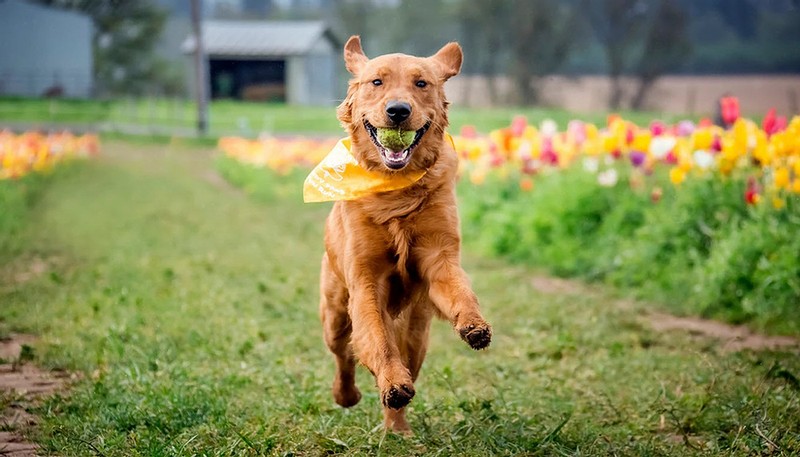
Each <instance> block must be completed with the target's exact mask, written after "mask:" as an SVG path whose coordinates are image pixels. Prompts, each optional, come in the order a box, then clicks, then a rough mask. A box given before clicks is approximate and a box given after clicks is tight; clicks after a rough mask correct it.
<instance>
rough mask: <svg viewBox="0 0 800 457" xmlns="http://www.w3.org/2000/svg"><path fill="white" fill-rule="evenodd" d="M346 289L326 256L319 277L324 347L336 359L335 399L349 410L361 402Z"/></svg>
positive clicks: (323, 258)
mask: <svg viewBox="0 0 800 457" xmlns="http://www.w3.org/2000/svg"><path fill="white" fill-rule="evenodd" d="M348 299H349V296H348V293H347V288H346V287H345V286H344V284H343V283H342V282H341V281H340V280H339V278H337V277H336V275H335V274H334V273H333V272H332V271H331V269H330V265H329V264H328V256H327V254H326V255H324V256H323V257H322V270H321V274H320V306H319V308H320V317H321V319H322V327H323V332H324V336H325V344H327V345H328V349H330V350H331V352H332V353H333V355H334V357H335V359H336V375H335V376H334V378H333V398H334V400H335V401H336V403H338V404H339V405H340V406H343V407H345V408H348V407H350V406H354V405H355V404H357V403H358V402H359V400H361V392H359V390H358V387H356V382H355V381H356V359H355V356H354V355H353V350H352V348H351V347H350V334H351V333H352V329H353V326H352V323H351V322H350V316H349V315H348V314H347V301H348Z"/></svg>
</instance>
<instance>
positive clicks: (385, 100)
mask: <svg viewBox="0 0 800 457" xmlns="http://www.w3.org/2000/svg"><path fill="white" fill-rule="evenodd" d="M461 60H462V53H461V47H460V46H459V45H458V44H457V43H448V44H447V45H445V46H444V47H443V48H442V49H440V50H439V52H437V53H436V54H434V55H433V56H431V57H414V56H409V55H405V54H387V55H383V56H379V57H376V58H374V59H369V58H367V56H366V55H365V54H364V51H363V50H362V49H361V40H360V38H359V37H358V36H352V37H350V39H349V40H348V41H347V44H345V46H344V62H345V66H346V67H347V70H348V71H349V72H350V73H351V74H352V75H353V78H352V79H351V80H350V84H349V87H348V89H347V97H346V98H345V100H344V101H343V102H342V104H341V105H339V108H338V110H337V115H338V117H339V121H341V123H342V126H344V128H345V129H346V130H347V131H348V133H349V134H350V138H351V140H352V144H353V148H352V150H353V155H354V156H355V157H356V160H358V162H359V163H361V164H362V165H363V166H364V167H366V168H367V169H370V170H373V171H384V172H399V171H411V170H414V171H415V170H419V169H424V168H428V167H430V166H431V165H433V163H435V162H436V158H437V154H438V153H439V151H440V149H441V142H442V141H443V138H444V137H443V134H444V131H445V129H446V128H447V125H448V123H447V105H448V103H447V99H446V98H445V93H444V83H445V81H447V80H448V79H450V78H451V77H453V76H455V75H457V74H458V72H459V71H460V70H461ZM380 128H391V129H397V130H401V131H406V132H408V131H413V132H416V133H415V134H414V137H413V138H414V139H413V142H411V144H410V145H409V146H407V147H405V146H404V148H402V149H401V148H399V147H397V146H395V148H396V149H401V150H393V149H392V148H390V147H386V146H384V145H383V144H381V142H380V141H379V140H378V129H380Z"/></svg>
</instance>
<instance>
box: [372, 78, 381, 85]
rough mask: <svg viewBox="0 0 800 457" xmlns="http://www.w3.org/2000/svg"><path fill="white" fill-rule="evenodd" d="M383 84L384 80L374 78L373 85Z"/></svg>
mask: <svg viewBox="0 0 800 457" xmlns="http://www.w3.org/2000/svg"><path fill="white" fill-rule="evenodd" d="M382 84H383V81H381V80H380V79H373V80H372V85H373V86H380V85H382Z"/></svg>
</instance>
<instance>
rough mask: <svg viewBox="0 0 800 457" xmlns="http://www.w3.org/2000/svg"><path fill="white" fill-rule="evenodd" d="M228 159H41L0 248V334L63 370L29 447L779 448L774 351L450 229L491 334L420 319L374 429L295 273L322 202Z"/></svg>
mask: <svg viewBox="0 0 800 457" xmlns="http://www.w3.org/2000/svg"><path fill="white" fill-rule="evenodd" d="M230 165H231V164H225V163H224V162H223V163H222V164H221V165H220V168H221V170H222V171H223V173H224V174H225V175H227V176H228V177H229V178H230V179H231V180H233V181H236V180H237V179H239V180H241V178H242V174H247V173H257V174H258V175H257V179H255V181H253V180H252V179H249V178H252V176H248V181H249V182H256V183H257V184H255V185H251V186H249V187H248V189H246V192H242V191H239V190H237V189H235V188H233V187H231V186H229V185H228V184H227V183H226V182H225V181H224V180H223V179H221V178H220V177H219V175H218V174H217V173H216V171H215V167H214V160H213V158H212V157H211V155H210V154H209V153H208V151H202V150H191V149H187V148H182V147H180V146H172V147H160V146H152V145H151V146H145V145H132V144H129V143H120V142H116V143H108V144H105V145H104V150H103V155H102V156H101V157H100V158H99V159H97V160H95V161H91V162H86V163H81V164H77V165H76V166H74V167H70V168H69V169H67V170H64V171H63V172H61V173H56V174H55V175H54V176H52V177H51V179H52V182H50V183H49V186H48V187H47V189H46V190H45V191H44V193H43V194H42V195H40V196H39V198H38V203H37V204H36V205H35V206H34V208H33V210H32V214H31V217H30V223H29V224H30V225H29V229H28V230H27V235H26V242H27V244H28V247H27V249H25V250H23V251H22V252H18V253H17V254H16V255H14V256H13V257H12V258H9V259H4V261H3V262H2V266H1V267H0V302H1V303H2V304H3V306H2V307H0V333H4V334H5V333H8V332H10V331H24V332H31V333H34V334H37V335H39V336H40V338H41V339H40V341H39V342H38V343H37V344H36V345H35V348H34V349H35V363H38V364H40V365H43V366H45V367H48V368H64V369H67V370H73V371H76V372H77V373H79V374H80V376H79V378H78V380H77V381H75V383H74V385H73V387H72V389H71V391H70V392H69V393H67V394H64V395H62V396H58V397H55V398H53V399H50V400H48V401H46V402H45V403H44V404H42V405H41V406H40V407H38V408H37V409H36V411H35V412H36V413H37V414H38V415H39V416H40V417H41V424H40V426H39V427H38V428H37V429H36V430H35V431H33V432H32V435H31V438H32V439H34V440H35V441H36V442H38V443H40V444H41V445H42V446H43V447H44V450H45V451H46V452H49V453H54V454H59V455H104V456H138V455H141V456H162V455H219V456H222V455H226V456H228V455H237V456H238V455H242V456H246V455H329V454H348V455H353V454H354V455H476V456H477V455H481V456H482V455H612V454H616V455H741V454H768V453H775V454H783V455H796V454H797V453H800V395H799V394H800V384H799V383H798V378H797V376H798V374H799V373H800V359H798V357H797V355H796V354H793V353H780V352H754V351H743V352H725V351H723V350H722V349H721V348H720V347H719V345H717V344H716V343H715V342H714V341H712V340H707V339H703V338H696V337H692V336H691V335H689V334H685V333H682V332H670V333H659V332H656V331H654V330H653V329H652V328H651V327H650V325H649V324H648V318H647V315H648V310H647V307H646V306H645V305H643V304H638V303H631V302H627V301H619V300H616V299H615V298H614V297H612V296H610V295H608V294H606V293H604V292H603V291H602V290H595V289H587V288H578V287H575V288H568V289H567V290H563V289H561V290H558V289H557V290H549V291H548V289H547V288H546V287H544V288H543V287H541V284H539V283H540V282H541V281H534V278H535V277H536V276H537V272H535V271H532V270H529V269H526V268H523V267H520V266H510V265H508V264H506V263H503V262H500V261H495V260H487V259H484V258H481V257H478V256H476V255H474V254H471V252H472V250H471V249H472V248H470V246H469V240H468V242H467V252H466V259H465V267H466V269H467V271H468V272H469V273H470V275H471V276H472V278H473V281H474V286H475V289H476V292H477V294H478V296H479V297H480V298H481V300H482V303H483V307H484V309H485V314H486V316H487V318H488V319H489V320H490V321H491V322H492V324H493V325H494V333H495V339H494V341H493V343H492V346H491V348H490V349H489V350H488V351H485V352H480V353H476V352H474V351H472V350H470V349H469V348H468V347H467V346H466V345H464V344H463V343H462V342H461V341H460V340H459V338H458V337H457V335H455V334H454V332H453V331H452V330H451V329H450V328H448V326H447V325H445V324H444V323H441V322H439V323H437V324H436V325H434V328H433V334H432V342H431V350H430V352H429V357H428V359H427V361H426V364H425V366H424V367H423V370H422V375H421V379H420V380H419V382H418V383H417V392H418V393H417V396H416V397H415V399H414V401H413V402H412V403H411V407H410V422H411V425H412V427H414V429H415V431H416V434H415V435H414V436H413V437H410V438H402V437H397V436H394V435H391V434H386V433H384V431H383V430H382V429H381V427H380V424H381V417H380V408H379V406H378V403H379V400H378V396H377V393H376V390H375V388H374V386H373V381H372V380H371V378H370V376H369V374H368V373H367V372H366V371H365V370H363V369H362V370H360V371H359V379H358V384H359V387H360V388H361V391H362V392H363V393H364V398H363V400H362V402H361V404H359V405H358V406H356V407H355V408H353V409H351V410H342V409H340V408H338V407H336V406H335V405H334V403H333V401H332V398H331V395H330V391H329V387H330V382H331V379H332V376H333V361H332V358H331V357H330V355H329V354H328V353H327V350H326V349H325V347H324V344H323V342H322V337H321V329H320V326H319V324H318V318H317V300H318V292H317V280H316V277H317V274H318V266H319V257H320V254H321V250H322V241H321V234H322V222H323V219H324V217H325V215H326V212H327V210H328V209H329V207H328V206H327V205H303V204H302V203H300V188H299V184H300V179H301V178H302V176H300V175H292V176H289V177H284V178H277V177H274V176H270V175H268V174H266V173H265V172H263V171H261V170H254V169H247V168H241V167H239V168H236V167H231V166H230ZM35 265H38V267H36V268H34V266H35ZM42 265H44V268H43V267H42ZM20 273H24V274H20ZM537 284H539V285H537ZM11 401H13V398H9V397H8V396H0V406H3V405H6V404H8V403H9V402H11Z"/></svg>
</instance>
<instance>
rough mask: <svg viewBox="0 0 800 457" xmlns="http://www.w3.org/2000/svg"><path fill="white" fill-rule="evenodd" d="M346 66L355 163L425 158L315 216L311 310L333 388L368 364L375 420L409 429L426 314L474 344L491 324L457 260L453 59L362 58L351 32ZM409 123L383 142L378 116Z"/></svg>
mask: <svg viewBox="0 0 800 457" xmlns="http://www.w3.org/2000/svg"><path fill="white" fill-rule="evenodd" d="M344 60H345V66H346V67H347V70H348V71H349V72H350V73H351V74H352V75H353V78H352V79H351V80H350V82H349V87H348V90H347V97H346V98H345V100H344V101H343V102H342V103H341V105H339V107H338V110H337V116H338V118H339V120H340V121H341V123H342V125H343V127H344V128H345V129H346V130H347V133H348V134H349V135H350V138H351V140H352V146H351V152H352V154H353V156H354V157H355V158H356V160H357V161H358V163H359V165H360V166H362V167H363V168H366V169H367V170H370V171H372V172H375V173H382V174H384V175H385V176H387V177H389V176H392V174H395V173H417V174H419V172H420V171H422V170H425V171H426V173H425V174H424V176H423V177H422V178H421V179H419V180H418V181H417V182H416V183H414V184H412V185H410V186H409V187H405V188H403V189H399V190H393V191H388V192H379V193H376V194H372V195H369V196H366V197H363V198H359V199H356V200H350V201H337V202H336V203H335V204H334V206H333V209H332V210H331V213H330V215H329V216H328V219H327V222H326V226H325V255H324V256H323V257H322V271H321V274H320V288H321V300H320V313H321V318H322V324H323V327H324V336H325V342H326V344H327V346H328V348H329V349H330V350H331V352H333V355H334V357H335V359H336V375H335V377H334V381H333V398H334V399H335V400H336V403H338V404H339V405H341V406H343V407H350V406H353V405H355V404H356V403H358V401H359V400H360V399H361V393H360V392H359V390H358V388H357V387H356V384H355V368H356V363H357V362H360V363H361V364H363V365H364V366H366V367H367V368H368V369H369V371H370V372H372V374H373V375H374V376H375V381H376V383H377V387H378V389H379V390H380V398H381V403H382V404H383V413H384V425H385V427H386V428H387V429H389V430H392V431H395V432H400V433H410V428H409V426H408V423H407V422H406V418H405V406H406V405H408V403H409V402H410V401H411V399H412V398H413V397H414V381H415V380H416V379H417V376H418V375H419V371H420V367H421V366H422V361H423V359H424V358H425V353H426V351H427V348H428V334H429V329H430V324H431V319H432V318H433V316H439V317H441V318H443V319H446V320H448V321H449V322H450V323H451V324H452V325H453V327H454V329H455V330H456V331H457V332H458V333H459V335H460V336H461V338H462V339H463V340H464V341H466V342H467V344H469V345H470V346H471V347H472V348H474V349H483V348H486V347H487V346H488V345H489V343H490V341H491V336H492V331H491V327H490V326H489V324H488V323H487V322H486V320H485V319H484V318H483V316H482V315H481V312H480V309H479V306H478V298H477V297H476V296H475V293H474V292H473V291H472V288H471V287H470V282H469V279H468V278H467V275H466V273H465V272H464V270H463V269H462V268H461V258H460V249H461V246H460V245H461V235H460V233H459V219H458V213H457V210H456V195H455V184H456V172H457V167H458V157H457V156H456V152H455V150H454V148H453V146H452V143H451V142H450V141H449V140H448V139H447V137H446V133H445V129H446V128H447V126H448V121H447V105H448V102H447V100H446V98H445V92H444V87H443V85H444V83H445V81H447V80H448V79H449V78H451V77H453V76H455V75H456V74H458V72H459V71H460V70H461V61H462V52H461V47H460V46H459V45H458V44H456V43H449V44H447V45H446V46H444V47H443V48H442V49H440V50H439V51H438V52H437V53H436V54H435V55H433V56H431V57H425V58H421V57H413V56H408V55H404V54H388V55H383V56H380V57H376V58H374V59H369V58H367V56H366V55H365V54H364V52H363V51H362V48H361V40H360V38H359V37H358V36H353V37H350V39H349V40H348V41H347V44H346V45H345V47H344ZM388 127H391V128H397V129H400V130H404V131H416V135H415V136H414V141H413V143H412V144H411V145H410V146H408V147H407V148H406V149H405V150H403V151H393V150H390V149H388V148H386V147H383V146H382V145H381V143H380V141H378V137H377V133H376V132H377V129H378V128H388Z"/></svg>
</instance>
